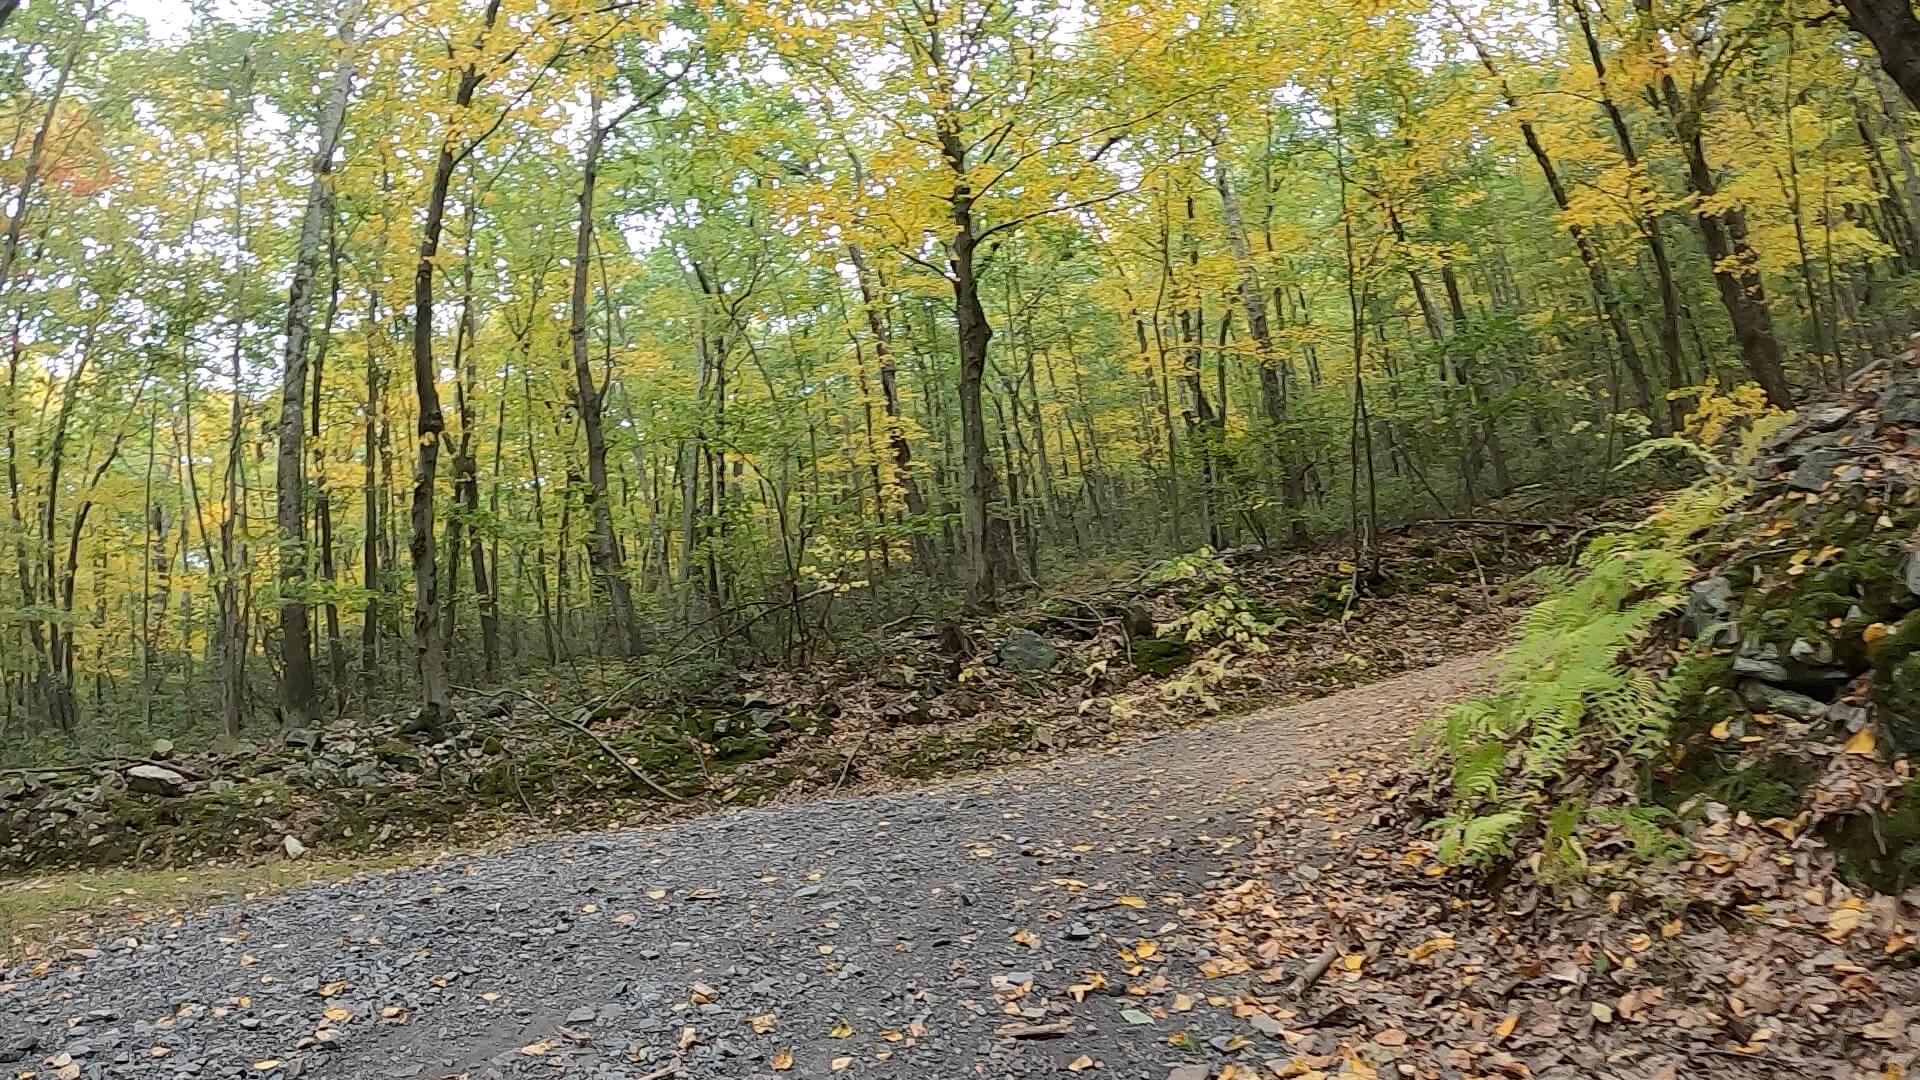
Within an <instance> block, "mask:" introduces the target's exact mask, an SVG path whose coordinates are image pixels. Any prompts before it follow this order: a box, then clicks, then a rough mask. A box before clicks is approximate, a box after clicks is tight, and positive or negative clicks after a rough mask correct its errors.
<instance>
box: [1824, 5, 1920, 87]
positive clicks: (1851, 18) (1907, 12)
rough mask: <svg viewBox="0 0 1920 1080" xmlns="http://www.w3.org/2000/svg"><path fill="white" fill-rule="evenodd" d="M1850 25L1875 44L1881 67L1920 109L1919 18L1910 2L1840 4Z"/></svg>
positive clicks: (1874, 47)
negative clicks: (1844, 9)
mask: <svg viewBox="0 0 1920 1080" xmlns="http://www.w3.org/2000/svg"><path fill="white" fill-rule="evenodd" d="M1840 2H1841V6H1843V7H1844V8H1846V11H1847V25H1848V26H1851V27H1853V29H1854V30H1855V31H1856V32H1857V33H1859V34H1860V36H1862V37H1864V38H1866V39H1867V40H1868V41H1870V42H1872V43H1873V49H1874V51H1875V52H1876V53H1878V54H1880V67H1881V69H1882V70H1884V71H1885V72H1886V73H1887V75H1888V77H1889V78H1891V79H1893V82H1894V85H1896V86H1898V87H1899V88H1900V92H1901V93H1903V94H1905V95H1907V100H1908V101H1910V102H1912V103H1913V104H1914V107H1916V108H1920V17H1915V15H1914V13H1913V5H1912V3H1911V2H1910V0H1840Z"/></svg>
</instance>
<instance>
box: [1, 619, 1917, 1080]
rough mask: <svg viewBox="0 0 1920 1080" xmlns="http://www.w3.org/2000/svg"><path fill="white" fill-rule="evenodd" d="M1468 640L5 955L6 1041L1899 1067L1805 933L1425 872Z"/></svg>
mask: <svg viewBox="0 0 1920 1080" xmlns="http://www.w3.org/2000/svg"><path fill="white" fill-rule="evenodd" d="M1485 662H1486V657H1485V656H1484V655H1476V656H1468V657H1465V658H1461V659H1456V660H1453V661H1451V662H1448V663H1444V664H1442V665H1440V666H1437V667H1433V668H1430V669H1427V670H1424V671H1420V672H1416V673H1413V674H1408V675H1402V676H1399V677H1396V678H1392V679H1388V680H1386V681H1383V682H1378V683H1375V684H1372V685H1368V686H1365V687H1361V688H1358V689H1353V690H1349V691H1344V692H1341V693H1337V694H1334V695H1332V696H1329V697H1326V698H1323V699H1320V700H1318V701H1314V702H1310V703H1306V704H1301V705H1294V706H1288V707H1283V708H1276V709H1268V710H1264V711H1260V712H1255V713H1251V714H1248V715H1245V716H1242V717H1240V718H1236V719H1225V720H1220V721H1217V722H1211V723H1206V724H1202V725H1197V726H1194V727H1191V728H1188V729H1185V730H1181V731H1177V732H1172V733H1167V734H1162V735H1159V736H1155V737H1151V738H1147V739H1144V740H1140V741H1135V742H1132V743H1129V744H1127V745H1124V746H1120V747H1116V748H1113V749H1110V750H1106V751H1104V752H1087V753H1081V754H1076V755H1069V756H1066V757H1063V758H1060V759H1056V760H1054V761H1052V762H1050V763H1047V764H1043V765H1039V766H1037V767H1026V768H1019V769H1012V770H1006V771H1002V772H999V773H997V774H995V775H992V776H988V777H975V778H972V779H969V780H962V781H957V782H949V783H945V784H941V785H936V786H931V787H925V788H921V789H918V790H909V791H900V792H885V793H877V794H870V795H865V796H861V797H857V798H840V799H823V800H814V801H810V802H802V803H793V804H783V805H774V806H767V807H760V808H755V809H746V810H740V811H736V812H732V813H726V814H719V815H712V816H706V817H699V818H694V819H690V820H685V821H681V822H677V823H672V824H667V825H662V826H659V827H655V828H647V829H635V830H624V831H614V832H599V833H585V834H579V835H574V836H569V837H565V838H558V839H549V840H542V841H536V842H532V843H528V844H525V845H522V846H517V847H512V848H509V849H506V850H502V851H498V852H493V853H488V854H484V855H479V856H473V857H467V858H456V859H450V860H446V861H443V862H441V863H438V864H436V865H432V866H427V867H421V868H415V869H409V870H400V871H394V872H389V873H383V874H377V875H369V876H364V877H360V878H356V879H353V880H350V881H347V882H342V883H335V884H332V885H324V886H310V887H304V888H300V889H296V890H294V891H291V892H288V893H286V894H284V895H281V896H278V897H273V898H267V899H262V900H258V901H255V902H250V903H244V904H230V905H226V906H222V907H217V908H215V909H213V910H211V911H209V912H207V913H205V914H203V915H199V916H194V917H186V918H177V919H174V920H172V921H171V922H167V923H150V924H148V925H146V926H144V927H141V928H138V929H136V930H135V931H134V935H135V936H131V937H125V938H119V939H110V940H104V941H101V942H99V943H97V944H96V945H95V946H93V947H90V948H85V949H76V950H73V951H71V952H69V953H67V954H66V955H65V956H63V957H60V958H56V959H51V960H47V961H43V962H40V963H38V964H35V965H32V966H23V967H20V968H16V969H15V970H13V971H12V972H10V973H5V974H4V975H0V978H3V979H4V980H5V981H4V982H0V1061H5V1062H7V1064H6V1066H5V1067H6V1068H7V1069H8V1070H9V1071H10V1074H11V1075H15V1076H18V1077H22V1078H26V1077H33V1078H40V1077H46V1078H55V1077H59V1078H64V1080H74V1078H78V1077H91V1076H187V1075H196V1076H257V1077H263V1078H276V1077H292V1076H298V1075H311V1076H326V1077H342V1078H347V1077H366V1078H376V1077H380V1078H385V1077H416V1076H417V1077H432V1078H439V1077H466V1078H469V1080H480V1078H483V1077H484V1078H504V1077H534V1076H537V1077H624V1078H627V1080H640V1078H656V1080H664V1078H666V1077H669V1076H676V1077H682V1078H686V1080H707V1078H712V1080H718V1078H722V1077H725V1078H730V1080H733V1078H747V1077H765V1078H775V1077H779V1076H781V1075H783V1074H784V1075H793V1076H829V1075H832V1076H841V1075H844V1076H848V1077H857V1076H868V1077H916V1078H919V1077H940V1078H952V1077H960V1076H967V1075H972V1076H987V1077H1025V1076H1054V1075H1061V1074H1089V1075H1106V1076H1115V1077H1143V1078H1149V1080H1161V1078H1166V1080H1222V1078H1225V1080H1234V1078H1246V1077H1255V1076H1258V1077H1273V1076H1276V1075H1277V1076H1282V1077H1286V1076H1303V1077H1316V1076H1322V1075H1324V1076H1334V1075H1344V1076H1353V1077H1357V1078H1360V1080H1365V1078H1368V1077H1414V1076H1419V1077H1472V1076H1506V1077H1514V1078H1520V1080H1524V1078H1526V1077H1561V1078H1573V1077H1580V1078H1593V1077H1618V1078H1623V1080H1624V1078H1634V1080H1669V1078H1678V1077H1722V1076H1724V1077H1730V1078H1731V1077H1770V1076H1787V1075H1794V1076H1809V1077H1810V1076H1835V1077H1850V1078H1851V1077H1864V1076H1872V1077H1878V1078H1895V1077H1899V1076H1901V1075H1903V1072H1902V1070H1903V1069H1904V1068H1905V1063H1906V1062H1907V1060H1908V1059H1909V1058H1910V1057H1911V1056H1912V1055H1911V1053H1910V1051H1908V1050H1906V1049H1905V1048H1907V1047H1909V1046H1910V1045H1911V1044H1910V1043H1909V1042H1908V1037H1909V1032H1908V1031H1907V1030H1906V1027H1905V1021H1904V1020H1902V1019H1901V1016H1900V1013H1899V1011H1898V1010H1897V1009H1896V1010H1892V1011H1888V1012H1886V1013H1885V1015H1884V1016H1883V1015H1882V1013H1881V1011H1880V1009H1879V1007H1878V1006H1873V1007H1872V1011H1870V1012H1862V1009H1866V1008H1868V1007H1869V1005H1871V1003H1872V1000H1873V999H1874V998H1876V997H1878V996H1880V995H1883V994H1894V995H1898V994H1905V993H1911V992H1912V991H1913V987H1912V986H1909V985H1905V984H1903V983H1901V982H1899V978H1900V977H1899V976H1881V978H1884V979H1886V985H1885V987H1884V988H1883V987H1881V986H1879V985H1877V984H1874V983H1873V977H1871V976H1867V975H1865V974H1862V973H1859V972H1857V971H1855V972H1853V973H1848V969H1847V968H1846V966H1845V965H1842V964H1840V963H1837V962H1833V961H1832V958H1831V957H1828V958H1826V960H1827V961H1828V962H1827V963H1825V964H1824V966H1823V963H1822V961H1821V958H1820V957H1818V956H1815V955H1813V954H1814V953H1817V952H1818V951H1820V950H1828V951H1831V950H1830V947H1829V946H1828V943H1827V942H1825V941H1823V940H1821V939H1820V938H1819V937H1817V936H1808V940H1807V941H1804V942H1799V941H1796V942H1789V943H1785V944H1782V943H1781V942H1780V941H1778V940H1776V939H1775V937H1770V936H1769V933H1770V931H1768V930H1767V929H1766V928H1765V927H1764V926H1760V925H1756V926H1753V927H1748V928H1744V929H1735V930H1730V929H1729V928H1728V927H1727V926H1726V925H1725V924H1724V923H1722V922H1719V921H1716V920H1715V919H1713V918H1710V917H1705V918H1703V917H1687V918H1682V917H1677V916H1676V915H1675V914H1674V913H1653V914H1651V915H1650V914H1649V913H1644V912H1643V913H1634V912H1630V911H1624V910H1619V905H1616V904H1610V903H1608V902H1606V901H1605V899H1603V898H1600V897H1597V896H1591V895H1589V896H1585V897H1575V900H1576V901H1577V902H1578V904H1579V906H1578V908H1577V910H1574V911H1572V912H1569V911H1565V910H1560V911H1555V910H1552V908H1553V906H1554V904H1553V903H1543V902H1539V901H1538V900H1535V901H1526V900H1523V899H1516V898H1515V897H1513V896H1511V895H1509V896H1507V897H1505V898H1504V899H1503V901H1502V903H1500V904H1498V905H1495V904H1489V903H1486V902H1483V901H1480V900H1476V899H1474V897H1473V896H1472V894H1471V891H1470V889H1471V886H1470V885H1469V884H1468V883H1466V882H1463V881H1461V880H1459V879H1456V878H1454V877H1453V876H1451V875H1449V874H1447V873H1445V872H1444V871H1443V870H1442V869H1441V868H1440V867H1439V866H1438V865H1437V864H1435V863H1433V862H1432V861H1431V858H1430V852H1431V845H1428V844H1426V843H1425V842H1424V841H1421V840H1419V839H1417V838H1414V837H1412V836H1410V834H1409V832H1408V830H1407V827H1406V821H1405V814H1404V813H1403V812H1402V811H1400V810H1399V809H1397V804H1396V799H1395V795H1396V792H1395V790H1394V786H1395V785H1396V784H1397V777H1399V776H1401V775H1404V774H1403V773H1401V772H1400V770H1399V768H1398V767H1397V763H1399V762H1403V761H1404V760H1405V758H1406V754H1407V751H1406V746H1407V743H1406V738H1407V735H1408V733H1409V732H1410V731H1411V730H1412V729H1413V727H1414V726H1415V725H1416V724H1417V723H1418V721H1419V720H1420V719H1422V718H1423V717H1425V716H1427V715H1429V714H1430V713H1431V712H1432V711H1433V710H1434V709H1435V708H1436V707H1438V706H1439V705H1441V704H1443V703H1445V702H1447V701H1450V700H1455V699H1457V698H1459V697H1460V696H1462V695H1464V694H1465V693H1467V692H1468V691H1469V690H1470V689H1471V688H1472V687H1473V685H1474V684H1475V682H1476V680H1477V679H1478V677H1479V675H1480V673H1481V672H1482V671H1483V670H1484V665H1485ZM1536 904H1537V905H1538V906H1537V907H1536ZM1503 908H1504V909H1506V910H1502V909H1503ZM1649 918H1651V919H1652V920H1653V921H1651V922H1649V921H1648V919H1649ZM1663 919H1671V921H1670V922H1666V923H1664V925H1663V924H1662V922H1661V920H1663ZM1755 922H1756V923H1758V920H1755ZM1782 936H1784V935H1782ZM1756 950H1757V951H1756ZM1796 953H1797V955H1794V954H1796ZM1749 956H1754V957H1757V958H1756V959H1754V960H1752V961H1749V960H1748V959H1746V957H1749ZM1863 979H1864V980H1867V984H1868V985H1869V986H1871V988H1872V991H1871V992H1868V991H1867V990H1865V989H1863V987H1862V985H1861V982H1860V980H1863ZM1840 980H1845V981H1846V985H1847V986H1848V987H1850V989H1842V988H1841V987H1840V985H1839V981H1840ZM1729 984H1731V986H1730V985H1729ZM1628 987H1630V988H1628ZM1623 988H1628V989H1627V990H1626V992H1625V993H1621V992H1620V991H1621V990H1622V989H1623ZM1828 989H1831V990H1832V991H1833V992H1832V993H1825V991H1826V990H1828ZM1840 997H1847V998H1850V999H1860V1000H1859V1001H1854V1000H1849V1001H1844V1002H1842V1001H1838V1000H1837V999H1838V998H1840ZM1863 1015H1868V1016H1871V1017H1873V1018H1874V1020H1873V1022H1872V1023H1870V1024H1866V1025H1865V1028H1866V1030H1864V1031H1861V1030H1859V1026H1860V1021H1859V1017H1861V1016H1863ZM1902 1054H1904V1055H1905V1056H1901V1055H1902ZM1888 1055H1893V1056H1888Z"/></svg>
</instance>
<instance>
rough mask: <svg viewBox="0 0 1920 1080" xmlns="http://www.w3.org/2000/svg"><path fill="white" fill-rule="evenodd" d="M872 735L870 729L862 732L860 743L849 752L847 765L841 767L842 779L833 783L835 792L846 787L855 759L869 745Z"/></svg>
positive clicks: (855, 744)
mask: <svg viewBox="0 0 1920 1080" xmlns="http://www.w3.org/2000/svg"><path fill="white" fill-rule="evenodd" d="M872 735H873V731H872V729H868V730H866V731H863V732H861V733H860V741H859V742H857V743H854V744H853V749H851V750H849V751H847V761H846V764H844V765H842V766H840V779H838V780H835V781H834V782H833V791H839V790H840V789H841V788H842V787H843V786H845V785H846V782H847V774H848V773H850V772H852V771H853V759H854V758H856V757H859V756H860V750H861V748H862V747H865V746H866V745H867V739H868V738H870V737H871V736H872ZM832 793H833V792H828V794H829V795H831V794H832Z"/></svg>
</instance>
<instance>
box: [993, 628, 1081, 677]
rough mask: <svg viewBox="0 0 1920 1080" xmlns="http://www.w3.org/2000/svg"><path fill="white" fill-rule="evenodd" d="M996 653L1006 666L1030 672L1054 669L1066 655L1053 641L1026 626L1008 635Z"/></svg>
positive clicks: (1037, 672)
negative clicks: (1055, 646) (1054, 645)
mask: <svg viewBox="0 0 1920 1080" xmlns="http://www.w3.org/2000/svg"><path fill="white" fill-rule="evenodd" d="M996 655H997V656H999V658H1000V663H1001V665H1002V666H1004V667H1009V668H1012V669H1013V670H1015V671H1024V672H1027V673H1029V674H1039V673H1042V672H1048V671H1052V670H1053V669H1054V668H1056V667H1059V666H1060V661H1062V660H1064V659H1066V655H1065V654H1064V653H1062V652H1061V651H1060V650H1059V649H1056V648H1054V647H1053V645H1052V643H1051V642H1049V641H1047V639H1046V638H1043V637H1041V636H1040V635H1039V634H1036V633H1034V632H1033V631H1031V630H1028V629H1026V628H1024V627H1021V628H1019V629H1016V630H1014V631H1012V632H1011V633H1009V634H1008V635H1007V640H1005V641H1003V642H1001V643H1000V648H999V649H998V650H997V652H996Z"/></svg>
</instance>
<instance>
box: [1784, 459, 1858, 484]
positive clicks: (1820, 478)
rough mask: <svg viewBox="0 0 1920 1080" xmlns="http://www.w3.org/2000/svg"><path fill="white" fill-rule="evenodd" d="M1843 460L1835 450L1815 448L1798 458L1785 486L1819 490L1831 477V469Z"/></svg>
mask: <svg viewBox="0 0 1920 1080" xmlns="http://www.w3.org/2000/svg"><path fill="white" fill-rule="evenodd" d="M1842 460H1844V458H1843V457H1842V455H1841V454H1840V452H1839V451H1837V450H1815V451H1813V452H1812V453H1809V454H1808V455H1807V456H1805V457H1803V458H1801V459H1800V464H1799V466H1798V467H1797V468H1795V469H1794V470H1793V475H1792V476H1790V477H1788V478H1787V486H1788V487H1791V488H1795V489H1797V490H1799V491H1819V490H1821V489H1822V488H1824V487H1826V485H1827V481H1829V480H1831V479H1833V470H1834V468H1835V467H1837V466H1838V465H1839V464H1840V462H1841V461H1842Z"/></svg>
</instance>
